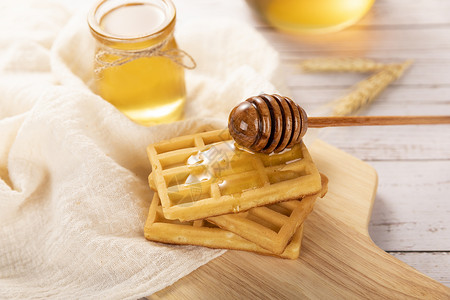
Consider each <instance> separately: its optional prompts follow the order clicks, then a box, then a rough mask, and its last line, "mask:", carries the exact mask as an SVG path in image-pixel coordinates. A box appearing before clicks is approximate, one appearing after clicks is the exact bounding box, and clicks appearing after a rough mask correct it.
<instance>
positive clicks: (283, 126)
mask: <svg viewBox="0 0 450 300" xmlns="http://www.w3.org/2000/svg"><path fill="white" fill-rule="evenodd" d="M307 128H308V126H307V116H306V112H305V111H304V110H303V108H301V107H300V106H298V104H296V103H295V102H294V101H292V100H291V99H289V98H288V97H283V96H280V95H267V94H262V95H259V96H255V97H251V98H248V99H247V100H245V101H243V102H241V103H240V104H239V105H237V106H236V107H235V108H233V110H232V111H231V113H230V117H229V119H228V130H229V131H230V134H231V136H232V137H233V139H234V141H235V142H236V143H237V144H238V145H240V146H242V147H244V148H246V149H249V150H251V151H253V152H263V153H271V152H280V151H283V150H284V149H286V148H291V147H292V146H293V145H295V144H296V143H299V142H300V141H301V138H302V137H303V136H304V135H305V133H306V130H307Z"/></svg>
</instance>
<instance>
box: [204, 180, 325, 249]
mask: <svg viewBox="0 0 450 300" xmlns="http://www.w3.org/2000/svg"><path fill="white" fill-rule="evenodd" d="M321 181H322V189H321V191H320V192H319V193H317V194H314V195H311V196H306V197H304V198H303V199H300V200H292V201H286V202H281V203H277V204H272V205H266V206H262V207H255V208H252V209H250V210H248V211H246V212H242V213H236V214H227V215H221V216H217V217H210V218H207V220H208V221H209V222H211V223H214V224H215V225H217V226H219V227H220V228H222V229H225V230H227V231H231V232H233V233H235V234H237V235H239V236H241V237H243V238H245V239H247V240H249V241H251V242H253V243H255V244H257V245H259V246H260V247H263V248H265V249H267V250H269V251H270V252H272V253H275V254H280V253H282V252H283V251H284V249H285V248H286V246H287V244H288V243H289V241H290V240H291V238H292V235H293V234H294V233H295V232H296V230H297V229H298V228H299V227H300V226H301V225H302V224H303V222H304V221H305V219H306V218H307V217H308V215H309V214H310V213H311V211H312V209H313V206H314V203H315V201H316V199H317V198H318V197H323V196H324V195H325V194H326V192H327V190H328V178H327V177H326V176H325V175H323V174H321Z"/></svg>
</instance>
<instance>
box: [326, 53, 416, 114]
mask: <svg viewBox="0 0 450 300" xmlns="http://www.w3.org/2000/svg"><path fill="white" fill-rule="evenodd" d="M411 64H412V61H410V60H408V61H405V62H404V63H402V64H390V65H385V66H384V67H383V68H382V69H381V70H380V71H379V72H378V73H376V74H375V75H372V76H370V77H369V78H367V79H365V80H362V81H360V82H359V83H358V84H357V85H356V86H355V88H354V89H353V90H352V91H351V92H350V94H348V95H346V96H344V97H342V98H340V99H338V100H336V102H335V105H334V108H333V115H335V116H345V115H349V114H352V113H354V112H356V111H357V110H359V109H360V108H362V107H363V106H365V105H366V104H368V103H370V102H372V101H373V100H374V99H375V98H376V97H377V96H378V95H379V94H380V93H381V92H382V91H383V90H384V89H385V88H386V87H387V86H388V85H389V84H390V83H391V82H393V81H395V80H396V79H398V78H399V77H400V76H402V74H403V72H404V71H405V70H406V69H407V68H408V67H409V66H410V65H411Z"/></svg>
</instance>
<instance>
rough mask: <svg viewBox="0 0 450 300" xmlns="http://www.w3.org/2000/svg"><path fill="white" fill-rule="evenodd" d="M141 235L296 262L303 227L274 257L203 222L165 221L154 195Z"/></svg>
mask: <svg viewBox="0 0 450 300" xmlns="http://www.w3.org/2000/svg"><path fill="white" fill-rule="evenodd" d="M144 235H145V238H146V239H148V240H150V241H155V242H162V243H167V244H177V245H196V246H204V247H208V248H219V249H230V250H243V251H250V252H255V253H259V254H263V255H272V256H278V257H282V258H289V259H297V258H298V256H299V254H300V246H301V241H302V237H303V226H300V227H299V228H298V229H297V231H296V233H295V234H294V236H293V237H292V240H291V241H290V243H289V245H288V246H287V247H286V249H285V250H284V251H283V253H281V254H279V255H276V254H274V253H271V252H270V251H268V250H266V249H264V248H262V247H260V246H258V245H256V244H255V243H252V242H250V241H248V240H246V239H244V238H242V237H240V236H238V235H237V234H234V233H232V232H229V231H227V230H224V229H221V228H219V227H217V226H215V225H214V224H212V223H209V222H207V221H205V220H196V221H187V222H180V221H178V220H168V219H166V218H165V217H164V214H163V211H162V207H161V205H160V199H159V197H158V193H155V195H154V197H153V200H152V204H151V205H150V209H149V213H148V217H147V221H146V223H145V228H144Z"/></svg>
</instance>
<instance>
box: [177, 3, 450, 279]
mask: <svg viewBox="0 0 450 300" xmlns="http://www.w3.org/2000/svg"><path fill="white" fill-rule="evenodd" d="M174 2H175V5H176V6H177V9H178V23H179V24H181V23H182V22H183V21H184V20H189V19H191V18H197V17H206V16H208V17H226V18H233V19H236V20H238V21H241V22H246V23H248V24H250V25H251V26H254V27H255V28H256V29H257V30H258V31H259V32H261V33H262V34H263V35H264V36H265V37H266V38H267V39H268V40H269V42H270V43H271V44H272V46H273V47H274V48H275V49H276V50H278V51H279V52H280V56H281V58H282V63H283V67H284V68H285V70H286V80H287V84H288V87H289V88H290V92H291V95H292V96H293V97H294V99H295V100H296V101H297V102H298V103H299V104H300V105H301V106H302V107H303V108H305V109H306V111H307V112H309V114H310V115H314V112H315V111H317V110H318V109H320V107H321V106H322V105H324V104H325V103H328V102H329V101H331V100H334V99H336V98H338V97H339V96H342V95H344V94H345V93H346V92H348V90H349V87H351V86H352V85H354V84H355V83H357V82H358V81H359V80H361V79H363V78H365V77H366V76H367V75H364V74H350V73H346V74H342V73H341V74H337V73H336V74H332V73H329V74H306V73H302V71H301V69H300V67H299V62H300V61H301V60H302V59H307V58H312V57H349V56H356V57H367V58H372V59H376V60H379V61H380V62H401V61H403V60H406V59H413V60H414V64H413V66H412V67H411V68H410V69H409V70H408V71H407V72H406V73H405V75H404V76H403V77H402V78H401V79H400V80H398V81H396V82H395V83H394V84H392V85H391V86H390V87H389V88H388V89H387V90H386V91H384V92H383V93H382V94H381V95H380V97H379V98H378V99H377V100H376V102H374V103H373V104H372V105H371V106H370V107H368V108H367V109H365V110H364V111H362V112H361V113H360V114H364V115H422V114H426V115H437V114H446V115H450V1H448V0H415V1H410V0H395V1H394V0H391V1H387V0H386V1H383V0H377V1H376V2H375V5H374V7H373V8H372V10H371V12H370V13H369V14H368V15H367V16H366V17H365V18H364V19H362V20H361V21H360V22H358V23H357V24H356V25H354V26H352V27H350V28H348V29H346V30H344V31H342V32H339V33H335V34H329V35H320V36H310V37H294V36H288V35H286V34H282V33H280V32H277V31H276V30H274V29H272V28H271V27H269V26H267V25H266V24H264V23H263V22H262V21H261V20H260V19H259V18H258V17H257V16H256V15H255V14H254V13H253V12H252V11H251V10H250V9H249V7H248V6H247V5H246V4H245V2H244V1H241V0H227V1H223V0H190V1H186V0H175V1H174ZM230 38H231V37H230ZM319 134H320V138H321V139H323V140H324V141H326V142H327V143H329V144H331V145H334V146H336V147H338V148H340V149H342V150H344V151H346V152H347V153H350V154H352V155H353V156H356V157H358V158H360V159H362V160H364V161H366V162H368V163H369V164H370V165H372V166H373V167H374V168H375V169H376V170H377V172H378V175H379V187H378V192H377V196H376V199H375V204H374V208H373V215H372V219H371V222H370V226H369V232H370V235H371V237H372V239H373V241H374V242H375V243H376V244H377V245H378V246H380V247H381V248H382V249H384V250H385V251H387V252H388V253H390V254H392V255H393V256H395V257H397V258H398V259H400V260H402V261H404V262H406V263H407V264H409V265H411V266H412V267H414V268H416V269H417V270H419V271H420V272H422V273H424V274H426V275H428V276H430V277H431V278H434V279H436V280H438V281H440V282H442V283H443V284H445V285H447V286H450V218H449V216H450V201H449V198H450V196H449V194H450V126H449V125H436V126H399V127H365V128H356V127H355V128H337V129H323V130H321V132H320V133H319Z"/></svg>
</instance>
